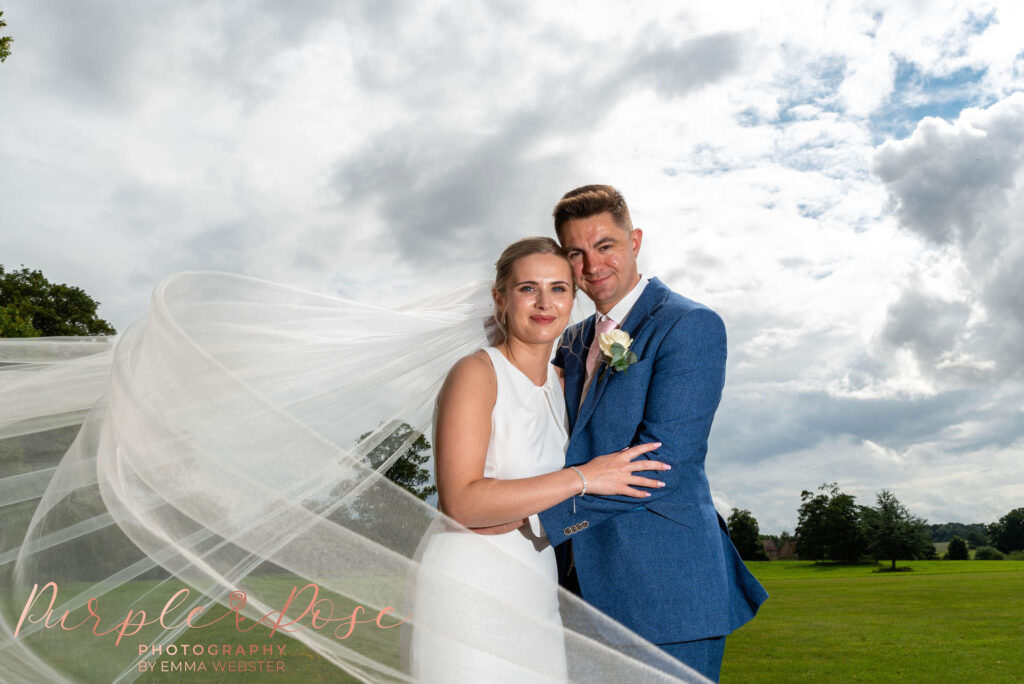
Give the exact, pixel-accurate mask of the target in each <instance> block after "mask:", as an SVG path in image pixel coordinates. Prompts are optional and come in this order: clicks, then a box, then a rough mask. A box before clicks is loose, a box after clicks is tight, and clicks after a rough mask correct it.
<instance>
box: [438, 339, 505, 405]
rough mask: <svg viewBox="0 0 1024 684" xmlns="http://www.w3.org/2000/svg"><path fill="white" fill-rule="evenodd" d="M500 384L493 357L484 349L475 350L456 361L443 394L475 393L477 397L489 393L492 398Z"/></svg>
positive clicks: (446, 381) (445, 383) (446, 380)
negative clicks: (492, 362) (492, 361)
mask: <svg viewBox="0 0 1024 684" xmlns="http://www.w3.org/2000/svg"><path fill="white" fill-rule="evenodd" d="M497 386H498V381H497V377H496V375H495V372H494V366H493V365H492V364H491V357H490V356H488V355H487V352H485V351H484V350H483V349H481V350H479V351H476V352H473V353H472V354H469V355H467V356H463V357H462V358H461V359H459V360H458V361H456V362H455V365H454V366H452V369H451V370H450V371H448V377H447V378H446V379H445V381H444V388H443V389H442V390H441V393H442V396H450V395H452V394H453V393H454V394H460V395H461V394H464V393H468V394H473V395H475V396H476V398H477V399H479V398H483V397H486V396H487V395H488V394H489V395H490V396H491V398H492V400H493V397H494V395H495V392H496V389H497Z"/></svg>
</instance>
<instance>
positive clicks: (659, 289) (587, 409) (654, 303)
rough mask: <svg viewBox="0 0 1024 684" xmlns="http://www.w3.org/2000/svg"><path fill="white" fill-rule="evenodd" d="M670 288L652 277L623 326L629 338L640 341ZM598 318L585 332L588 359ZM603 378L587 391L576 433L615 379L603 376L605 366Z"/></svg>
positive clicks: (580, 410)
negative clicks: (644, 328)
mask: <svg viewBox="0 0 1024 684" xmlns="http://www.w3.org/2000/svg"><path fill="white" fill-rule="evenodd" d="M668 293H669V289H668V288H667V287H665V286H664V285H663V284H662V283H661V281H660V280H658V279H657V278H651V280H650V282H648V283H647V287H645V288H644V292H643V294H642V295H640V299H638V300H637V301H636V304H634V305H633V308H632V309H630V311H629V314H628V315H627V316H626V320H625V321H623V322H622V325H621V326H619V327H621V328H622V329H623V330H625V331H626V332H627V333H629V336H630V337H632V338H633V340H636V339H637V337H639V335H640V332H641V331H642V330H643V327H644V325H646V323H647V322H648V321H649V320H650V319H651V316H653V315H654V312H655V311H656V310H657V309H658V307H659V306H661V303H662V302H663V301H664V300H665V297H666V296H668ZM595 320H596V317H595V316H592V317H591V318H590V319H588V320H587V323H588V325H587V327H586V328H585V330H584V332H585V333H586V334H585V335H584V337H583V339H584V345H585V346H584V347H583V356H584V358H586V354H587V352H588V351H589V349H590V345H589V344H587V343H588V342H591V341H592V338H593V336H594V322H595ZM595 372H596V373H597V375H598V376H599V377H596V378H594V381H593V382H592V383H591V384H590V389H589V390H588V391H587V396H586V397H585V398H584V400H583V405H582V406H580V409H579V415H578V416H577V418H576V420H575V421H572V428H571V429H572V430H573V431H576V430H580V429H582V428H583V426H585V425H586V424H587V421H588V420H590V416H591V415H593V413H594V408H595V407H596V406H597V403H598V402H599V401H600V400H601V395H603V394H604V388H605V387H606V386H607V385H608V381H609V380H610V379H611V376H612V373H611V372H609V371H605V372H604V373H603V374H602V373H601V366H598V370H597V371H595ZM582 376H583V378H584V379H586V369H585V368H584V369H583V373H582ZM580 392H582V382H581V383H580ZM576 396H577V400H576V401H577V402H578V401H579V399H578V397H579V392H577V393H576Z"/></svg>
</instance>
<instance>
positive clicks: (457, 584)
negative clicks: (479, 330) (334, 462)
mask: <svg viewBox="0 0 1024 684" xmlns="http://www.w3.org/2000/svg"><path fill="white" fill-rule="evenodd" d="M485 351H486V352H487V355H488V356H489V357H490V359H491V364H492V365H493V366H494V373H495V377H496V379H497V395H496V397H495V400H494V409H493V410H492V411H491V437H490V441H489V442H488V445H487V457H486V461H485V463H484V477H491V478H496V479H502V480H507V479H517V478H524V477H533V476H536V475H543V474H545V473H550V472H553V471H556V470H560V469H561V468H562V467H564V465H565V448H566V446H567V443H568V441H569V436H568V432H567V423H566V412H565V399H564V398H563V394H562V384H561V381H560V380H559V379H558V375H557V374H556V373H555V371H554V370H553V369H551V368H549V369H548V376H547V380H546V381H545V382H544V384H543V385H540V386H538V385H535V384H533V382H532V381H531V380H530V379H529V378H528V377H526V375H524V374H523V373H522V371H520V370H519V369H518V368H516V367H515V366H513V365H512V363H511V362H510V361H509V360H508V359H506V358H505V356H504V355H503V354H502V353H501V352H500V351H498V350H497V349H495V348H493V347H490V348H487V349H486V350H485ZM529 521H530V524H529V528H527V526H523V527H521V528H519V529H517V530H513V531H511V532H507V533H505V534H496V535H478V534H474V533H472V532H464V531H456V530H451V529H448V528H446V527H445V525H444V524H443V523H441V522H440V521H438V524H436V525H435V528H434V531H433V532H432V533H428V535H427V537H426V538H425V540H424V542H425V543H424V548H423V552H422V557H421V561H420V568H419V571H418V574H417V582H416V583H417V592H416V599H415V602H414V605H413V610H412V615H413V623H414V627H413V631H412V634H413V636H412V644H411V649H410V672H411V673H412V674H413V676H414V678H415V679H416V681H418V682H429V683H432V682H444V683H446V684H447V683H448V682H455V681H458V682H463V681H464V682H475V681H486V682H493V683H495V684H497V683H502V684H504V683H506V682H507V683H508V684H513V683H515V684H518V683H519V682H523V681H551V682H564V681H566V662H565V650H564V645H563V640H562V628H561V619H560V617H559V612H558V593H557V591H558V580H557V574H558V573H557V568H556V564H555V555H554V549H552V548H551V545H550V544H549V543H548V540H547V539H546V537H544V535H543V532H542V529H541V526H540V521H539V520H538V519H537V516H536V515H531V516H530V518H529ZM485 616H486V619H485Z"/></svg>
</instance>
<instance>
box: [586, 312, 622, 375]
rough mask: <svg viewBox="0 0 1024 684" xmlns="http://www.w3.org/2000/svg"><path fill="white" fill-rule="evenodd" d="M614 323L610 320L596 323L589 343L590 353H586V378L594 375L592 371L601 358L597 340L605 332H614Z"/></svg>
mask: <svg viewBox="0 0 1024 684" xmlns="http://www.w3.org/2000/svg"><path fill="white" fill-rule="evenodd" d="M616 325H617V324H616V323H615V321H613V320H612V319H610V318H606V319H604V320H602V321H598V322H597V327H596V330H595V331H594V339H593V341H592V342H591V343H590V351H589V352H587V377H588V378H589V377H590V376H592V375H593V374H594V370H595V369H596V368H597V362H598V360H599V359H600V358H601V345H600V344H598V342H597V341H598V338H599V337H600V336H601V335H603V334H604V333H606V332H611V331H612V330H615V327H616Z"/></svg>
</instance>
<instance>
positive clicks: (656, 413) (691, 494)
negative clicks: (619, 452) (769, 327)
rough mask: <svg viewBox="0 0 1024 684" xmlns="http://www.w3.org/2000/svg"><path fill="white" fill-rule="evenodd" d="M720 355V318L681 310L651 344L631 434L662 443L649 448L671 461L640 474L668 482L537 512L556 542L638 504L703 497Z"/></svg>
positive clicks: (668, 503) (691, 500)
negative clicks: (642, 493) (643, 491)
mask: <svg viewBox="0 0 1024 684" xmlns="http://www.w3.org/2000/svg"><path fill="white" fill-rule="evenodd" d="M648 352H649V353H650V350H648ZM725 357H726V337H725V325H724V324H723V323H722V319H721V318H720V317H719V316H718V315H717V314H716V313H715V312H713V311H711V310H710V309H707V308H704V307H700V308H696V309H692V310H690V311H688V312H685V313H683V315H681V316H680V317H679V319H678V320H677V321H676V322H675V323H674V324H673V326H672V328H671V330H670V331H669V332H668V333H667V334H666V336H665V337H664V339H663V340H662V342H661V344H659V345H658V348H657V349H656V350H654V367H653V368H652V375H651V380H650V384H649V385H648V389H647V399H646V402H645V405H644V412H643V418H642V420H641V421H640V423H639V425H637V426H636V430H635V433H634V435H633V439H632V444H641V443H645V442H661V443H662V446H661V447H660V448H659V449H658V450H656V451H652V452H651V453H650V455H649V456H650V458H651V459H652V460H660V461H664V462H666V463H669V464H670V465H671V466H672V469H671V470H669V471H664V472H658V473H654V472H650V471H648V472H641V473H637V474H638V475H641V476H644V477H654V478H657V479H661V480H664V481H665V484H666V486H665V487H663V488H661V489H652V490H649V491H650V492H651V496H649V497H646V498H642V499H638V498H633V497H626V496H595V495H589V494H588V495H587V496H584V497H576V498H575V502H574V501H573V500H572V499H569V500H568V501H563V502H561V503H560V504H558V505H556V506H553V507H552V508H549V509H548V510H546V511H542V512H541V513H540V519H541V522H542V523H543V525H544V529H545V531H546V532H547V535H548V538H549V539H550V541H551V543H552V544H553V545H558V544H560V543H561V542H563V541H565V540H566V539H568V538H570V537H571V536H573V535H575V534H581V533H585V530H587V529H589V528H591V527H594V526H596V525H599V524H600V523H602V522H604V521H606V520H608V519H609V518H611V517H613V516H616V515H621V514H623V513H630V512H633V511H635V510H636V509H637V508H638V507H646V506H650V507H651V508H652V509H655V510H657V509H658V508H665V507H671V506H672V505H675V504H697V503H703V502H704V501H703V500H704V499H708V491H709V490H708V486H707V479H706V477H705V475H704V456H705V454H706V453H707V440H708V434H709V433H710V431H711V423H712V421H713V419H714V416H715V410H716V409H717V408H718V403H719V400H720V399H721V396H722V386H723V384H724V382H725ZM627 372H628V371H627ZM598 429H600V428H599V427H598ZM597 455H599V454H594V456H597ZM707 503H709V504H710V500H708V501H707ZM574 504H575V509H574Z"/></svg>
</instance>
